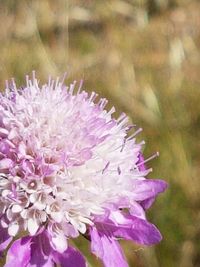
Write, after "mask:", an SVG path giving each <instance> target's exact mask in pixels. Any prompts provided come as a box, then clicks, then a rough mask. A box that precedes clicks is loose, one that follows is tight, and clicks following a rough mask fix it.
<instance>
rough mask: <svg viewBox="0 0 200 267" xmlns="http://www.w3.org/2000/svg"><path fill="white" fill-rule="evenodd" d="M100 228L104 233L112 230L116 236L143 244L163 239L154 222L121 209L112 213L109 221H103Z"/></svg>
mask: <svg viewBox="0 0 200 267" xmlns="http://www.w3.org/2000/svg"><path fill="white" fill-rule="evenodd" d="M115 213H116V214H117V215H116V214H115ZM98 228H99V229H100V230H101V231H102V232H104V233H106V232H109V233H110V232H111V233H112V234H113V235H114V236H116V237H122V238H124V239H126V240H133V241H135V242H136V243H139V244H142V245H153V244H156V243H158V242H160V241H161V239H162V236H161V234H160V232H159V231H158V229H157V228H156V227H155V226H154V225H153V224H151V223H149V222H148V221H146V220H144V219H141V218H139V217H136V216H133V215H130V214H125V213H122V212H119V211H118V212H114V214H113V215H112V214H111V216H110V219H107V221H105V222H101V224H100V225H99V226H98Z"/></svg>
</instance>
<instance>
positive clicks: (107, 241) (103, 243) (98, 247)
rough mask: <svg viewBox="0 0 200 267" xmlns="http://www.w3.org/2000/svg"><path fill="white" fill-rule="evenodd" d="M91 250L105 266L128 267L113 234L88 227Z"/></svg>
mask: <svg viewBox="0 0 200 267" xmlns="http://www.w3.org/2000/svg"><path fill="white" fill-rule="evenodd" d="M90 235H91V250H92V252H93V253H94V254H95V255H96V256H97V257H99V258H101V259H102V261H103V263H104V266H105V267H117V266H118V267H128V263H127V262H126V260H125V257H124V254H123V252H122V250H121V248H120V245H119V243H118V242H117V241H116V240H114V236H107V235H105V234H104V233H100V232H98V231H97V229H96V228H95V227H91V229H90Z"/></svg>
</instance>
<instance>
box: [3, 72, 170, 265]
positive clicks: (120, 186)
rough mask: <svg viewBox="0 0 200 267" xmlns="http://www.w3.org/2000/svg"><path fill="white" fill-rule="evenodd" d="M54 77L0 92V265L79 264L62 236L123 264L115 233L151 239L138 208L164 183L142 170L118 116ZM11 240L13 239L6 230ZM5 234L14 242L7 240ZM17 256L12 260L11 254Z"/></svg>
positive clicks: (154, 233) (156, 237)
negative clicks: (2, 258)
mask: <svg viewBox="0 0 200 267" xmlns="http://www.w3.org/2000/svg"><path fill="white" fill-rule="evenodd" d="M74 89H75V82H74V83H73V84H71V85H70V86H69V87H65V86H64V85H63V83H62V82H60V81H59V80H56V81H53V80H51V79H49V82H48V83H47V84H45V85H42V86H39V83H38V81H37V80H36V78H35V77H33V79H32V80H29V79H28V78H27V84H26V87H25V88H23V89H20V90H17V88H16V85H15V83H13V85H12V86H11V88H9V86H8V88H6V90H5V93H2V94H0V253H3V252H4V251H6V249H7V246H8V245H9V244H10V248H9V250H8V252H7V258H6V264H5V266H6V267H11V266H20V267H29V266H38V267H50V266H52V267H53V266H54V265H55V264H60V265H61V266H65V267H72V266H76V267H84V266H86V261H85V259H84V257H83V256H82V255H81V253H80V252H79V251H77V250H76V249H75V248H73V247H70V246H69V244H68V239H73V238H76V237H78V236H79V235H83V236H85V237H86V238H87V239H89V240H90V241H91V251H92V252H93V253H94V254H95V255H96V256H97V257H99V258H101V259H102V261H103V263H104V266H106V267H116V266H120V267H125V266H128V264H127V262H126V260H125V257H124V255H123V252H122V250H121V248H120V246H119V243H118V241H117V238H118V237H119V238H123V239H126V240H133V241H135V242H136V243H139V244H142V245H152V244H155V243H157V242H159V241H160V240H161V235H160V233H159V231H158V229H157V228H156V227H155V226H154V225H152V224H151V223H149V222H148V221H147V219H146V216H145V210H146V209H147V208H149V207H150V206H151V204H152V203H153V201H154V199H155V197H156V196H157V195H158V194H159V193H161V192H163V191H164V190H165V189H166V187H167V185H166V183H165V182H164V181H162V180H151V179H146V176H147V174H148V173H149V170H148V169H146V168H145V165H144V163H145V161H144V158H143V156H142V153H141V148H142V144H143V143H139V144H138V143H136V140H135V135H136V134H137V131H136V132H135V133H136V134H134V135H133V136H130V137H128V136H127V134H128V131H129V129H130V128H131V127H130V125H129V124H128V118H127V116H126V115H124V114H122V115H121V116H120V117H119V118H118V119H115V118H114V117H113V113H114V111H115V109H114V108H111V110H110V111H106V110H105V109H104V108H105V106H106V104H107V100H106V99H100V100H99V101H97V100H96V98H97V94H95V93H94V92H93V93H91V95H89V94H88V93H87V92H85V91H81V90H78V91H77V92H76V93H75V92H74ZM19 235H20V236H21V238H18V239H16V236H18V237H19ZM13 237H15V241H12V240H13ZM18 255H20V257H19V256H18Z"/></svg>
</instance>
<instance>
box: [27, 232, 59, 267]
mask: <svg viewBox="0 0 200 267" xmlns="http://www.w3.org/2000/svg"><path fill="white" fill-rule="evenodd" d="M51 252H52V249H51V247H50V244H49V240H48V237H47V235H46V232H45V231H44V232H42V233H41V234H39V235H37V236H34V237H33V238H32V244H31V260H30V264H29V265H28V267H31V266H33V267H35V266H37V267H53V266H54V264H53V261H52V256H51Z"/></svg>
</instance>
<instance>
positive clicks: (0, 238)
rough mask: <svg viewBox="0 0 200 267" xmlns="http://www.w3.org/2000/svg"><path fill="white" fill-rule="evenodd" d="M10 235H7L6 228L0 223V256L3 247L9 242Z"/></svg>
mask: <svg viewBox="0 0 200 267" xmlns="http://www.w3.org/2000/svg"><path fill="white" fill-rule="evenodd" d="M11 240H12V237H11V236H9V234H8V231H7V229H5V228H3V227H1V224H0V256H1V253H2V252H3V251H4V249H6V248H7V246H8V245H9V243H10V242H11Z"/></svg>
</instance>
